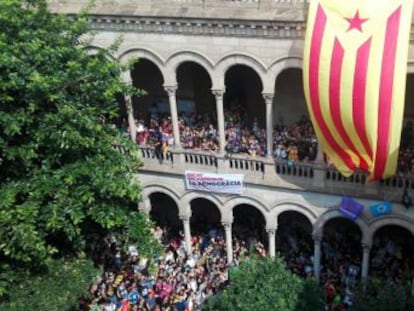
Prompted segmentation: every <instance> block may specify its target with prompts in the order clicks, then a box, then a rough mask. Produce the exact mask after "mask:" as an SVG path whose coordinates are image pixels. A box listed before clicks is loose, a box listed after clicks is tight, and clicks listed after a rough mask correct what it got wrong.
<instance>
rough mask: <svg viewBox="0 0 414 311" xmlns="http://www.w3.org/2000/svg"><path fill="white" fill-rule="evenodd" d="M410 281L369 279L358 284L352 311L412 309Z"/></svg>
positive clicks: (413, 305)
mask: <svg viewBox="0 0 414 311" xmlns="http://www.w3.org/2000/svg"><path fill="white" fill-rule="evenodd" d="M410 291H411V286H410V282H406V283H401V282H393V281H392V280H382V279H375V278H374V279H369V280H368V281H366V282H362V283H361V284H359V285H358V287H357V288H356V290H355V293H354V302H353V308H352V310H353V311H370V310H382V311H388V310H389V311H405V310H413V307H414V303H413V302H414V300H413V296H411V293H410Z"/></svg>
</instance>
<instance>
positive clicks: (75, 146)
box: [0, 0, 159, 296]
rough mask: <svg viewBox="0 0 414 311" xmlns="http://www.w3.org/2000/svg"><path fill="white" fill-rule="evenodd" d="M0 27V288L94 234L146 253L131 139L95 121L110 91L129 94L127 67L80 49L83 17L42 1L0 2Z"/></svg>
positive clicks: (111, 109)
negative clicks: (11, 275) (16, 273)
mask: <svg viewBox="0 0 414 311" xmlns="http://www.w3.org/2000/svg"><path fill="white" fill-rule="evenodd" d="M0 29H1V30H2V31H1V32H0V237H1V241H0V262H3V263H4V265H2V266H0V296H1V295H2V293H3V294H4V292H5V289H6V287H5V283H7V279H8V278H7V277H6V278H2V275H6V274H7V273H8V271H13V270H14V269H16V267H19V269H25V270H26V271H31V272H36V271H37V270H42V269H43V268H44V267H45V266H47V264H48V262H50V260H51V259H52V258H58V257H61V256H62V255H65V256H67V255H77V254H79V253H82V252H84V251H86V250H87V243H88V241H91V240H93V238H92V236H93V237H94V238H95V239H96V236H97V235H98V237H99V236H101V237H102V236H104V235H106V234H107V233H108V232H116V233H117V234H118V235H119V236H120V238H121V242H122V241H127V242H128V243H137V245H138V248H139V250H140V251H141V254H148V255H151V254H152V253H153V252H154V250H157V249H159V248H157V247H156V246H155V247H153V246H154V245H156V244H155V241H154V240H153V238H152V237H151V236H150V235H149V226H150V222H149V220H148V219H147V217H146V216H144V215H142V214H140V213H138V212H136V209H137V202H138V200H139V199H140V190H141V188H140V184H139V182H138V180H137V179H136V178H135V177H134V176H135V174H136V172H137V168H138V167H139V166H140V164H141V163H140V161H139V160H138V157H137V150H136V146H135V145H134V144H133V143H132V142H131V141H130V140H128V139H127V138H125V137H122V136H121V135H120V133H119V131H118V130H116V129H115V128H113V127H112V126H111V125H109V124H106V122H104V121H103V120H104V119H105V120H110V119H111V118H113V117H115V116H118V115H119V111H118V110H119V107H118V103H117V102H116V96H117V95H118V94H120V93H124V94H137V92H136V91H133V90H132V89H131V88H130V87H127V86H126V85H124V84H123V83H122V81H121V80H120V77H121V74H122V73H123V71H124V70H125V69H126V68H123V67H122V66H120V65H119V64H118V63H116V62H114V61H111V60H110V59H109V58H108V55H107V54H106V51H103V50H101V51H97V52H96V53H95V54H94V55H93V56H91V55H88V53H87V49H86V46H85V43H84V42H85V40H86V38H87V32H88V24H87V22H86V19H85V17H84V16H83V15H80V16H79V17H78V18H76V19H75V20H69V19H68V18H67V17H65V16H61V15H56V14H51V13H49V12H48V11H47V5H46V1H45V0H7V1H0ZM111 48H116V45H114V47H111ZM115 146H116V147H117V148H118V147H121V148H122V149H124V150H129V152H128V153H121V152H119V150H118V149H117V148H114V147H115ZM4 279H6V281H4Z"/></svg>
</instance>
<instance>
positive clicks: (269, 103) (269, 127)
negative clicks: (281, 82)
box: [263, 93, 274, 158]
mask: <svg viewBox="0 0 414 311" xmlns="http://www.w3.org/2000/svg"><path fill="white" fill-rule="evenodd" d="M273 97H274V94H272V93H263V98H264V101H265V104H266V149H267V152H266V156H267V157H269V158H270V157H272V154H273Z"/></svg>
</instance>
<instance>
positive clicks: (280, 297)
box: [205, 257, 323, 311]
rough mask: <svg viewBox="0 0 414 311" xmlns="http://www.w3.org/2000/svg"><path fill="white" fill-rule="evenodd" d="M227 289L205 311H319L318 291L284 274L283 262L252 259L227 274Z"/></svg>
mask: <svg viewBox="0 0 414 311" xmlns="http://www.w3.org/2000/svg"><path fill="white" fill-rule="evenodd" d="M229 278H230V286H229V287H228V288H226V289H225V290H224V291H223V292H222V293H221V294H219V295H218V296H217V297H212V298H210V299H209V300H208V302H207V306H206V308H205V310H211V311H213V310H227V311H233V310H234V311H235V310H238V311H242V310H245V311H250V310H252V311H253V310H276V311H277V310H280V311H303V310H323V295H322V291H321V289H320V288H319V286H318V285H317V284H316V283H313V282H310V281H304V280H302V279H301V278H299V277H298V276H296V275H293V274H292V273H291V272H290V271H288V270H286V267H285V264H284V262H283V260H282V259H281V258H279V257H277V258H275V259H271V258H266V259H258V258H252V259H250V260H246V261H244V262H243V263H242V264H241V265H240V266H239V267H236V268H232V269H231V270H230V272H229Z"/></svg>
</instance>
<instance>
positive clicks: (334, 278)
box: [80, 224, 413, 311]
mask: <svg viewBox="0 0 414 311" xmlns="http://www.w3.org/2000/svg"><path fill="white" fill-rule="evenodd" d="M233 231H234V232H233V233H234V234H233V262H232V263H231V265H232V266H237V265H239V264H240V262H241V261H242V260H248V259H249V256H251V255H252V254H255V255H256V256H259V257H266V256H267V252H266V248H267V246H266V245H265V243H266V241H263V240H261V238H260V237H259V235H258V234H257V232H250V231H249V230H247V229H246V228H244V229H243V228H242V227H240V228H238V227H237V225H236V226H235V227H234V230H233ZM172 232H173V231H172V230H170V229H167V227H165V228H164V229H161V227H156V228H154V236H155V237H156V239H157V240H158V241H159V242H160V243H161V244H162V245H163V247H164V252H163V255H162V256H160V257H159V258H156V259H155V260H148V258H144V257H141V256H140V255H139V253H138V251H137V249H136V248H135V247H130V248H129V249H128V251H127V252H124V251H123V250H122V247H121V245H119V244H118V243H117V241H116V239H114V238H112V239H108V240H107V241H106V243H107V247H106V250H107V251H106V253H105V255H104V256H103V257H102V258H103V262H104V263H105V264H104V271H105V272H104V273H103V274H102V275H101V276H100V277H98V278H97V279H96V281H95V282H94V283H93V284H92V285H91V286H90V288H89V295H88V297H82V299H81V300H80V306H81V310H85V311H86V310H88V311H89V310H93V311H98V310H99V311H136V310H140V311H150V310H151V311H152V310H165V311H167V310H174V311H176V310H178V311H190V310H201V308H202V306H203V304H204V303H205V301H206V299H207V298H208V297H211V296H213V295H216V294H217V293H219V292H220V291H221V290H222V289H223V288H224V287H225V286H227V285H228V268H229V264H228V262H227V257H226V255H227V252H226V241H225V238H224V232H223V230H222V229H220V228H218V227H215V226H209V229H208V230H205V231H204V233H201V232H200V233H198V234H194V235H193V236H192V250H193V252H192V255H190V256H188V255H187V251H186V248H185V243H184V236H183V234H182V232H181V231H179V232H178V233H177V234H173V233H172ZM277 237H278V239H277V245H278V251H279V252H280V254H281V255H282V256H283V257H284V259H285V261H286V266H287V268H288V269H289V270H290V271H291V272H293V273H295V274H297V275H299V276H300V277H302V278H305V279H311V278H313V263H314V248H313V240H312V238H311V235H310V234H309V232H306V230H304V229H303V228H301V227H300V226H296V225H293V226H282V227H281V228H279V230H278V235H277ZM321 246H322V258H321V272H320V281H321V284H322V285H323V286H324V293H325V298H326V303H327V308H328V310H347V309H348V308H349V307H351V306H352V303H353V291H354V290H355V287H356V285H357V282H358V280H359V279H360V277H361V260H362V250H361V244H360V233H359V232H357V231H355V230H350V228H349V226H347V225H346V224H336V225H335V226H331V227H329V228H328V229H327V230H326V232H325V234H324V237H323V240H322V243H321ZM358 250H361V251H358ZM404 252H405V253H404ZM407 252H410V251H409V250H406V251H404V249H403V247H402V244H401V243H400V242H398V240H397V241H396V240H395V239H393V238H391V237H390V236H388V235H384V234H382V235H379V236H376V237H375V239H374V245H373V249H372V253H371V264H370V265H371V270H370V271H371V272H370V274H371V275H372V276H375V277H381V278H383V279H386V280H390V281H392V282H400V281H401V280H411V279H412V277H413V276H412V268H411V265H412V262H411V261H410V260H412V258H411V257H412V256H410V254H407ZM150 262H151V264H150Z"/></svg>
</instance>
